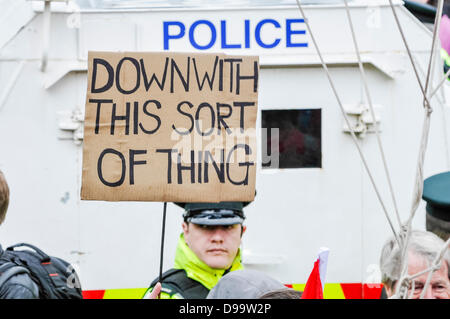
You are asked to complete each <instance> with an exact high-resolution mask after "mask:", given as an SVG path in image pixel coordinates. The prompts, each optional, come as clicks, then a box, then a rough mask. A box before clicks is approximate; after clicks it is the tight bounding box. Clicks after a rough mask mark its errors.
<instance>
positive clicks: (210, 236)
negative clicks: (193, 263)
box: [183, 223, 245, 269]
mask: <svg viewBox="0 0 450 319" xmlns="http://www.w3.org/2000/svg"><path fill="white" fill-rule="evenodd" d="M183 231H184V238H185V240H186V244H187V245H188V246H189V248H191V249H192V251H193V252H194V253H195V254H196V255H197V257H198V258H200V260H202V261H203V262H204V263H205V264H207V265H208V266H209V267H211V268H214V269H227V268H229V267H230V266H231V264H232V263H233V260H234V258H235V257H236V254H237V252H238V249H239V246H240V244H241V235H242V233H243V232H244V231H245V226H244V227H243V228H242V230H241V225H240V224H237V225H230V226H203V225H197V224H192V223H188V224H187V223H183Z"/></svg>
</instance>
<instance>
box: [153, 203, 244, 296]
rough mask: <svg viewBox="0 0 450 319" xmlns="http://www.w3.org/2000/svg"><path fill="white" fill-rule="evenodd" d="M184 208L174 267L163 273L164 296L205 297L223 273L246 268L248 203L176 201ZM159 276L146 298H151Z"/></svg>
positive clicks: (162, 294)
mask: <svg viewBox="0 0 450 319" xmlns="http://www.w3.org/2000/svg"><path fill="white" fill-rule="evenodd" d="M175 204H177V205H178V206H180V207H182V208H184V210H185V211H184V214H183V218H184V222H183V224H182V228H183V233H182V234H181V235H180V238H179V241H178V246H177V249H176V254H175V264H174V267H173V268H172V269H170V270H168V271H166V272H165V273H164V274H163V275H162V288H161V299H181V298H184V299H203V298H206V296H207V295H208V292H209V291H210V290H211V288H213V287H214V286H215V285H216V284H217V282H218V281H219V279H220V278H222V276H223V275H225V274H227V273H228V272H230V271H234V270H238V269H243V266H242V264H241V251H240V249H239V246H240V244H241V238H242V235H243V234H244V232H245V230H246V226H244V225H243V222H244V219H245V216H244V211H243V208H244V207H245V206H246V205H247V204H248V203H242V202H220V203H175ZM158 280H159V278H156V279H155V280H154V281H153V282H152V283H151V285H150V288H149V289H148V290H147V292H146V294H145V295H144V298H149V296H150V293H151V291H152V289H153V287H154V286H155V285H156V283H157V282H158Z"/></svg>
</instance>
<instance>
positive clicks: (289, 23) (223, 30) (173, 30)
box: [163, 19, 308, 50]
mask: <svg viewBox="0 0 450 319" xmlns="http://www.w3.org/2000/svg"><path fill="white" fill-rule="evenodd" d="M300 23H302V24H303V23H305V20H304V19H286V25H285V27H286V30H285V35H286V48H296V47H308V42H306V41H305V42H299V40H298V37H297V38H296V36H298V35H305V34H306V31H305V29H301V27H300V26H299V24H300ZM266 24H270V25H271V27H270V28H271V29H272V30H273V28H274V29H280V28H281V25H280V23H279V22H278V21H276V20H274V19H263V20H261V21H259V22H258V23H257V24H256V26H255V28H254V31H253V28H251V27H252V25H251V24H250V20H248V19H246V20H244V39H243V40H244V41H243V43H242V38H241V41H240V43H236V42H234V43H229V42H227V20H221V21H220V26H217V28H219V27H220V30H217V29H216V26H215V25H214V24H213V23H212V22H211V21H209V20H197V21H195V22H194V23H192V25H191V26H190V27H189V42H190V44H191V46H192V47H193V48H195V49H197V50H208V49H210V48H212V47H213V46H214V45H215V44H216V40H217V31H220V33H219V36H220V41H219V42H220V46H221V48H222V49H241V48H245V49H249V48H250V46H251V40H252V39H251V37H252V36H253V37H254V40H255V42H256V44H257V45H258V46H259V47H261V48H264V49H271V48H275V47H276V46H278V45H279V44H280V43H281V38H279V37H276V36H275V37H274V39H273V41H272V42H270V38H267V37H263V36H262V29H263V26H264V25H266ZM200 25H204V26H206V27H207V28H208V29H209V31H210V32H211V38H210V39H209V42H208V43H206V44H202V43H204V39H205V38H204V36H203V34H205V32H202V33H198V32H196V30H197V27H198V26H200ZM186 28H187V26H185V24H184V23H182V22H180V21H163V42H164V50H169V42H170V41H172V40H178V39H182V38H184V37H185V34H186ZM207 33H208V32H206V34H207ZM199 36H200V37H199ZM228 38H230V37H229V36H228ZM263 38H264V40H265V41H267V42H265V41H263ZM200 39H201V40H202V41H200V43H199V40H200ZM206 40H208V35H207V36H206ZM283 40H284V39H283ZM235 41H236V40H235ZM283 42H284V41H283Z"/></svg>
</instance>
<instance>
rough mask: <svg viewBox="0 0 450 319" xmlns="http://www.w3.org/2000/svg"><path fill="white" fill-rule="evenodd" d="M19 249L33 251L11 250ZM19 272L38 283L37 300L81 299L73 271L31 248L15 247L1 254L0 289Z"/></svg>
mask: <svg viewBox="0 0 450 319" xmlns="http://www.w3.org/2000/svg"><path fill="white" fill-rule="evenodd" d="M22 247H27V248H31V249H32V250H28V249H27V250H14V249H15V248H22ZM0 253H1V250H0ZM20 273H28V274H29V276H30V277H31V279H32V280H33V281H34V282H35V283H36V284H37V286H38V287H39V298H40V299H83V295H82V292H81V286H80V281H79V279H78V275H77V274H76V272H75V269H74V268H73V267H72V266H71V265H70V264H69V263H68V262H66V261H65V260H63V259H60V258H57V257H51V256H48V255H47V254H46V253H44V252H43V251H42V250H40V249H39V248H37V247H35V246H33V245H30V244H25V243H21V244H16V245H13V246H11V247H8V248H7V249H6V250H5V251H3V253H2V254H1V255H0V288H1V286H2V285H3V284H4V283H5V282H7V281H8V279H9V278H11V277H12V276H14V275H17V274H20Z"/></svg>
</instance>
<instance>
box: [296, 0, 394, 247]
mask: <svg viewBox="0 0 450 319" xmlns="http://www.w3.org/2000/svg"><path fill="white" fill-rule="evenodd" d="M296 1H297V6H298V8H299V10H300V13H301V15H302V17H303V19H304V20H305V24H306V27H307V29H308V32H309V34H310V36H311V40H312V42H313V44H314V47H315V49H316V52H317V55H318V56H319V58H320V62H321V64H322V67H323V69H324V70H325V73H326V75H327V78H328V81H329V82H330V85H331V88H332V90H333V93H334V95H335V97H336V100H337V102H338V104H339V107H340V109H341V112H342V115H343V116H344V119H345V122H346V124H347V126H348V127H349V129H350V135H351V137H352V139H353V142H354V143H355V145H356V148H357V149H358V153H359V155H360V157H361V160H362V162H363V164H364V168H365V169H366V172H367V174H368V175H369V178H370V181H371V183H372V186H373V188H374V190H375V193H376V195H377V197H378V200H379V202H380V204H381V206H382V208H383V211H384V214H385V216H386V218H387V220H388V223H389V226H390V227H391V230H392V232H393V234H394V236H395V238H396V240H397V242H399V239H398V236H397V232H396V231H395V229H394V226H393V225H392V221H391V219H390V218H389V215H388V213H387V210H386V207H385V205H384V203H383V200H382V199H381V196H380V193H379V191H378V188H377V186H376V184H375V181H374V179H373V176H372V174H371V173H370V170H369V167H368V165H367V162H366V159H365V157H364V154H363V153H362V151H361V147H360V146H359V144H358V140H357V138H356V135H355V132H354V131H353V129H352V127H351V125H350V121H349V119H348V117H347V114H346V113H345V110H344V107H343V105H342V102H341V100H340V98H339V95H338V93H337V90H336V87H335V85H334V83H333V80H332V78H331V75H330V72H329V71H328V67H327V65H326V64H325V62H324V60H323V57H322V54H321V52H320V49H319V46H318V45H317V43H316V40H315V37H314V35H313V33H312V31H311V28H310V25H309V22H308V19H307V18H306V16H305V13H304V12H303V8H302V6H301V4H300V1H299V0H296ZM399 244H400V243H399Z"/></svg>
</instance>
